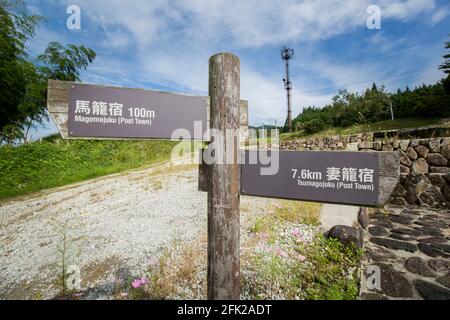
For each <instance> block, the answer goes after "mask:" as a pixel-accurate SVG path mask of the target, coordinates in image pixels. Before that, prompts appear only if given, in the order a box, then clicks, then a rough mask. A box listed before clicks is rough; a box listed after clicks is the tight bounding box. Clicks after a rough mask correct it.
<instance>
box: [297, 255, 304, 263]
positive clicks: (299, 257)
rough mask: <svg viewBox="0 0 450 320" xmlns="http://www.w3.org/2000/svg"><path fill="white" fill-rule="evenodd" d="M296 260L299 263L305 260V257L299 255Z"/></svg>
mask: <svg viewBox="0 0 450 320" xmlns="http://www.w3.org/2000/svg"><path fill="white" fill-rule="evenodd" d="M297 258H298V260H300V261H301V262H303V261H305V260H306V257H305V256H302V255H301V254H299V255H298V257H297Z"/></svg>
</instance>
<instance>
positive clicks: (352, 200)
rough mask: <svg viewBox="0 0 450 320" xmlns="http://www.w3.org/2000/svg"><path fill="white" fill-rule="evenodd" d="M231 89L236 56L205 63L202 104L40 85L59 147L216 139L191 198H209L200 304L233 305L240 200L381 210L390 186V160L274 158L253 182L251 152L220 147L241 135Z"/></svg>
mask: <svg viewBox="0 0 450 320" xmlns="http://www.w3.org/2000/svg"><path fill="white" fill-rule="evenodd" d="M239 90H240V63H239V58H238V57H236V56H234V55H232V54H230V53H220V54H217V55H214V56H212V57H211V58H210V60H209V96H208V97H195V96H188V95H180V94H175V93H168V92H159V91H152V90H141V89H128V88H118V87H108V86H99V85H89V84H79V83H74V82H64V81H54V80H50V81H49V82H48V102H47V106H48V110H49V112H50V115H51V117H52V118H53V120H54V122H55V124H56V126H57V127H58V130H59V131H60V133H61V136H62V137H63V138H64V139H121V140H124V139H171V138H172V137H171V134H172V132H173V131H174V130H175V129H179V128H183V129H186V130H188V132H189V134H190V137H191V139H193V140H204V141H210V136H209V135H208V134H206V135H205V134H204V133H205V131H208V130H207V129H212V130H216V131H217V132H218V133H216V134H215V135H213V136H212V138H211V139H212V140H211V142H210V144H209V146H208V148H207V149H206V150H205V152H206V153H209V154H214V155H215V158H216V161H217V162H216V163H212V164H209V165H207V164H206V163H204V162H202V163H201V164H200V166H199V190H201V191H207V192H208V299H239V298H240V290H239V273H240V265H239V245H240V244H239V225H240V223H239V221H240V215H239V201H240V195H241V194H242V195H255V196H263V197H276V198H288V199H298V200H309V201H318V202H333V203H345V204H354V205H364V206H382V205H383V204H384V203H386V201H387V199H388V198H389V195H390V194H391V192H392V191H393V189H394V187H395V185H396V184H397V181H398V179H399V158H398V155H397V154H396V153H394V152H377V153H372V152H321V151H313V152H292V151H291V152H288V151H282V152H279V163H278V164H279V168H278V171H276V172H275V173H274V174H271V175H261V170H262V169H263V168H264V167H265V166H266V165H264V164H261V162H258V161H256V162H254V163H253V162H251V161H246V160H250V159H251V158H255V157H254V156H255V153H256V159H257V151H256V150H252V151H240V150H239V145H240V142H242V141H239V139H234V140H232V141H233V142H232V143H231V144H230V143H227V136H228V131H232V132H236V131H240V132H241V134H243V135H244V136H246V135H247V136H246V137H248V103H247V101H244V100H240V91H239ZM269 152H277V151H275V150H272V151H269ZM202 154H203V153H202ZM230 154H231V155H233V156H234V159H232V160H233V161H231V163H229V162H228V160H229V155H230ZM238 160H239V161H238ZM241 163H242V164H241Z"/></svg>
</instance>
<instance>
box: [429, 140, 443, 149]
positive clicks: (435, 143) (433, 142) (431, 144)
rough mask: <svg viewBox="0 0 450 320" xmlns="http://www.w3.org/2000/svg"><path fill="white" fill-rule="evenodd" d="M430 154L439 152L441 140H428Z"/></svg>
mask: <svg viewBox="0 0 450 320" xmlns="http://www.w3.org/2000/svg"><path fill="white" fill-rule="evenodd" d="M428 146H429V148H430V152H439V150H440V148H441V138H435V139H430V140H429V141H428Z"/></svg>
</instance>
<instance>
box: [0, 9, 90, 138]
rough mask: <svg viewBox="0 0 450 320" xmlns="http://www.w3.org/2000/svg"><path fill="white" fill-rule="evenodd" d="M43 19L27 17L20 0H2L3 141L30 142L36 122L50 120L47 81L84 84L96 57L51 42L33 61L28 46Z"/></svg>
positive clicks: (0, 102)
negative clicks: (83, 75)
mask: <svg viewBox="0 0 450 320" xmlns="http://www.w3.org/2000/svg"><path fill="white" fill-rule="evenodd" d="M42 20H43V18H42V17H40V16H35V15H27V13H26V7H25V5H24V4H23V2H22V1H20V0H17V1H15V2H10V1H4V0H0V92H1V94H0V106H1V107H0V142H1V141H2V140H8V143H11V141H14V140H17V139H22V138H23V139H24V141H26V140H27V137H28V131H29V129H30V127H31V126H32V124H33V122H42V120H43V119H45V118H47V112H46V99H47V96H46V94H47V80H48V79H55V80H63V81H80V70H82V69H86V68H87V67H88V65H89V64H90V63H92V62H93V61H94V59H95V57H96V54H95V52H94V51H93V50H92V49H89V48H86V47H84V46H82V45H81V46H75V45H71V44H69V45H67V47H65V46H63V45H61V44H59V43H57V42H51V43H49V45H48V47H47V48H46V50H45V51H44V53H43V54H41V55H39V56H38V57H37V60H35V61H30V59H28V56H27V53H26V52H27V51H26V47H25V43H26V41H28V40H29V39H31V38H32V37H33V36H34V34H35V31H36V28H37V27H38V25H39V23H40V21H42Z"/></svg>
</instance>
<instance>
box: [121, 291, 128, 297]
mask: <svg viewBox="0 0 450 320" xmlns="http://www.w3.org/2000/svg"><path fill="white" fill-rule="evenodd" d="M120 295H121V296H122V297H128V292H122V293H121V294H120Z"/></svg>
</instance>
